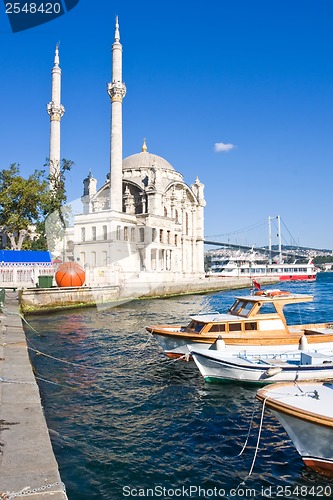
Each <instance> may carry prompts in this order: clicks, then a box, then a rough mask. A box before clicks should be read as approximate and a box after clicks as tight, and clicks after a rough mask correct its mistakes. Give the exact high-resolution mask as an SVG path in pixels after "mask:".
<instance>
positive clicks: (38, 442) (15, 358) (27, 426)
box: [0, 290, 67, 500]
mask: <svg viewBox="0 0 333 500" xmlns="http://www.w3.org/2000/svg"><path fill="white" fill-rule="evenodd" d="M21 496H24V498H28V499H29V498H33V499H34V500H39V499H48V498H52V499H54V500H64V499H66V498H67V496H66V492H65V486H64V484H63V483H62V482H61V479H60V474H59V470H58V464H57V462H56V460H55V457H54V454H53V450H52V446H51V442H50V437H49V433H48V429H47V425H46V421H45V417H44V413H43V409H42V405H41V400H40V395H39V390H38V386H37V383H36V380H35V377H34V375H33V371H32V367H31V365H30V361H29V356H28V349H27V344H26V339H25V334H24V331H23V327H22V320H21V317H20V315H19V308H18V299H17V293H16V292H14V291H8V290H6V299H5V305H4V308H3V311H2V312H0V499H6V500H7V499H11V498H16V497H18V498H20V497H21Z"/></svg>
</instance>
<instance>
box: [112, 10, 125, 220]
mask: <svg viewBox="0 0 333 500" xmlns="http://www.w3.org/2000/svg"><path fill="white" fill-rule="evenodd" d="M122 51H123V48H122V45H121V43H120V34H119V23H118V16H117V17H116V27H115V36H114V43H113V45H112V82H111V83H108V94H109V96H110V98H111V153H110V196H111V202H110V207H111V210H115V211H116V212H122V210H123V166H122V163H123V136H122V101H123V98H124V97H125V95H126V87H125V85H124V83H123V82H122Z"/></svg>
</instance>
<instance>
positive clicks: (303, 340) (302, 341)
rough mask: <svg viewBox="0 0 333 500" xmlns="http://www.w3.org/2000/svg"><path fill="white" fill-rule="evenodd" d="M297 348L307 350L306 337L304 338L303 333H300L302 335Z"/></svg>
mask: <svg viewBox="0 0 333 500" xmlns="http://www.w3.org/2000/svg"><path fill="white" fill-rule="evenodd" d="M298 349H299V350H300V351H307V350H308V349H309V343H308V339H307V338H306V336H305V335H302V337H301V339H300V341H299V345H298Z"/></svg>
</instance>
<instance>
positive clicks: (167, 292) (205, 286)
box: [19, 277, 277, 314]
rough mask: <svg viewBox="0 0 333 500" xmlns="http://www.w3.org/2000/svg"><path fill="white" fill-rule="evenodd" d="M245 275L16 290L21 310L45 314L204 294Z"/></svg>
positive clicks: (230, 286) (242, 282)
mask: <svg viewBox="0 0 333 500" xmlns="http://www.w3.org/2000/svg"><path fill="white" fill-rule="evenodd" d="M257 280H258V281H259V282H260V284H261V285H267V284H269V285H270V284H273V283H276V282H277V280H276V279H275V278H274V279H272V278H261V279H257ZM250 286H251V280H250V279H249V278H248V277H247V278H202V279H194V280H179V281H169V282H164V283H156V282H154V281H150V282H149V281H146V282H142V281H140V282H139V281H137V280H133V281H130V280H128V281H127V282H126V286H121V285H117V286H105V285H104V286H94V287H92V286H82V287H69V288H58V287H51V288H23V289H21V290H19V301H20V310H21V312H22V313H23V314H46V313H52V312H55V311H57V310H64V309H73V308H75V309H76V308H79V307H92V306H102V307H108V306H114V305H117V304H118V303H122V302H125V301H130V300H137V299H152V298H161V297H163V298H165V297H171V296H177V295H190V294H205V293H213V292H218V291H223V290H236V289H240V288H248V287H250Z"/></svg>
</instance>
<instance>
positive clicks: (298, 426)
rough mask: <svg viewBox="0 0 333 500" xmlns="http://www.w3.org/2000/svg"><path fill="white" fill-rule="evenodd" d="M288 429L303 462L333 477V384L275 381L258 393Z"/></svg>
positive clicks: (260, 398)
mask: <svg viewBox="0 0 333 500" xmlns="http://www.w3.org/2000/svg"><path fill="white" fill-rule="evenodd" d="M256 397H257V398H258V399H259V400H260V401H262V402H263V404H264V405H265V407H268V408H269V409H270V410H271V412H272V413H273V414H274V415H275V417H276V418H277V419H278V420H279V422H280V423H281V424H282V426H283V427H284V428H285V430H286V432H287V433H288V435H289V437H290V439H291V440H292V442H293V443H294V445H295V447H296V449H297V451H298V453H299V454H300V456H301V457H302V460H303V462H304V463H305V464H306V465H307V466H308V467H310V468H311V469H313V470H315V471H316V472H318V473H320V474H324V475H326V476H331V477H332V476H333V384H332V383H330V382H317V383H315V382H312V383H305V382H303V383H300V384H296V385H295V384H290V383H289V384H287V383H286V384H281V383H280V384H273V385H270V386H266V387H263V388H261V389H259V391H258V392H257V396H256Z"/></svg>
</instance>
